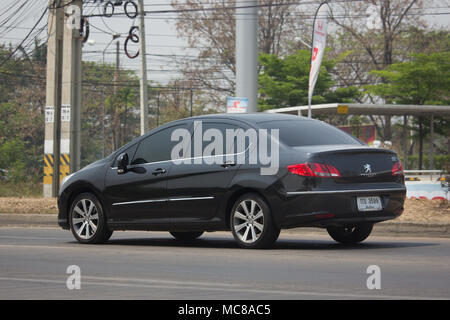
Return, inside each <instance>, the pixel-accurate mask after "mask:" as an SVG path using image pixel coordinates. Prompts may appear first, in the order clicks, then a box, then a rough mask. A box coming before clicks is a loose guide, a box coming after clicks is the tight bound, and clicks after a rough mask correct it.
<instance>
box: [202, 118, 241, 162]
mask: <svg viewBox="0 0 450 320" xmlns="http://www.w3.org/2000/svg"><path fill="white" fill-rule="evenodd" d="M238 128H239V127H238V126H236V125H234V124H231V123H224V122H203V123H202V127H201V130H202V131H203V136H205V133H207V131H208V130H209V129H216V130H218V131H219V132H220V134H221V135H222V139H223V141H222V147H223V149H222V150H214V151H213V152H212V154H211V155H220V154H229V153H234V150H233V149H232V148H231V149H229V150H227V148H226V146H227V141H226V139H227V135H226V130H227V129H230V130H233V131H234V132H236V130H237V129H238ZM195 130H200V127H199V126H197V127H196V128H195ZM209 133H213V135H212V136H211V137H209V136H208V133H207V134H206V136H207V140H206V141H203V145H202V150H205V148H206V146H208V145H209V144H211V143H212V142H214V140H215V135H214V132H213V131H209ZM208 139H210V140H208ZM233 139H234V143H236V141H235V140H236V138H235V137H234V138H233ZM231 147H232V146H231Z"/></svg>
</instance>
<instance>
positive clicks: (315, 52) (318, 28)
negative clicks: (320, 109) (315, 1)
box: [308, 3, 329, 117]
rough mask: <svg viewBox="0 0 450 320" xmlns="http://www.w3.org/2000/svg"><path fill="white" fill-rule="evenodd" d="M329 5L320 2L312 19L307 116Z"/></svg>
mask: <svg viewBox="0 0 450 320" xmlns="http://www.w3.org/2000/svg"><path fill="white" fill-rule="evenodd" d="M328 13H329V7H328V5H327V4H326V3H322V4H321V5H320V6H319V9H318V10H317V12H316V17H315V20H314V32H313V45H312V56H311V70H310V72H309V86H308V117H311V100H312V96H313V92H314V86H315V85H316V82H317V77H318V76H319V71H320V65H321V64H322V59H323V54H324V52H325V46H326V41H327V22H328Z"/></svg>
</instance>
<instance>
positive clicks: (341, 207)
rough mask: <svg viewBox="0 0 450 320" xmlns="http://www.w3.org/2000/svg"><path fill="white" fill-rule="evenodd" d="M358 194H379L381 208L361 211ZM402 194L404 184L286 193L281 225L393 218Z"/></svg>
mask: <svg viewBox="0 0 450 320" xmlns="http://www.w3.org/2000/svg"><path fill="white" fill-rule="evenodd" d="M358 196H379V197H380V198H381V203H382V210H379V211H369V212H360V211H359V210H358V206H357V202H356V198H357V197H358ZM405 197H406V188H405V187H395V188H372V189H345V190H314V191H295V192H287V193H286V198H285V201H284V210H283V211H284V218H282V219H281V221H280V226H281V227H282V228H294V227H299V226H311V227H326V226H329V225H352V224H358V223H363V222H370V223H376V222H380V221H385V220H389V219H394V218H396V217H398V216H400V215H401V214H402V212H403V205H404V201H405Z"/></svg>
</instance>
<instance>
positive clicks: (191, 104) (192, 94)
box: [190, 89, 194, 117]
mask: <svg viewBox="0 0 450 320" xmlns="http://www.w3.org/2000/svg"><path fill="white" fill-rule="evenodd" d="M190 93H191V97H190V98H191V101H190V102H191V103H190V105H191V117H192V103H193V101H192V100H193V95H194V94H193V92H192V89H191V90H190Z"/></svg>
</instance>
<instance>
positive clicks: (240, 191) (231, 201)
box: [225, 187, 273, 229]
mask: <svg viewBox="0 0 450 320" xmlns="http://www.w3.org/2000/svg"><path fill="white" fill-rule="evenodd" d="M247 193H256V194H257V195H259V196H260V197H261V198H263V199H264V201H265V202H266V203H267V205H268V206H269V209H270V212H271V214H272V216H273V209H272V205H271V203H270V201H269V199H268V197H266V196H265V195H264V193H263V192H261V190H258V189H256V188H250V187H243V188H239V189H237V190H235V191H233V193H232V194H231V195H230V197H229V198H228V200H227V203H226V209H225V223H226V227H227V229H230V216H231V209H232V208H233V206H234V204H235V203H236V201H237V199H239V198H240V197H241V196H243V195H244V194H247Z"/></svg>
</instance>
